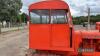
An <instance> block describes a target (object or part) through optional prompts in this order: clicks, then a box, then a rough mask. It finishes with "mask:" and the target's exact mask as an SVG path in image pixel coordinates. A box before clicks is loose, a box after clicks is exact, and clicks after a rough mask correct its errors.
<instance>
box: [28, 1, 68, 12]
mask: <svg viewBox="0 0 100 56" xmlns="http://www.w3.org/2000/svg"><path fill="white" fill-rule="evenodd" d="M33 9H36V10H37V9H69V6H68V4H67V3H65V2H64V1H42V2H38V3H34V4H31V5H30V6H29V11H32V10H33Z"/></svg>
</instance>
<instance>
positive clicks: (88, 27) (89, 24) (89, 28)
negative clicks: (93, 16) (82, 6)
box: [88, 7, 90, 30]
mask: <svg viewBox="0 0 100 56" xmlns="http://www.w3.org/2000/svg"><path fill="white" fill-rule="evenodd" d="M88 30H90V8H89V7H88Z"/></svg>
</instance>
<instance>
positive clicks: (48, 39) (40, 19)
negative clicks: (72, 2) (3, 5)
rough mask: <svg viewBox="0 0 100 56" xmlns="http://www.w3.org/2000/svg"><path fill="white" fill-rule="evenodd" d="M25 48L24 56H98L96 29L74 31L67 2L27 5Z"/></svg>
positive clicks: (99, 44)
mask: <svg viewBox="0 0 100 56" xmlns="http://www.w3.org/2000/svg"><path fill="white" fill-rule="evenodd" d="M29 15H30V24H29V50H28V52H27V54H26V56H100V32H99V31H96V30H88V31H87V30H77V31H75V30H74V28H73V23H72V16H71V12H70V8H69V6H68V4H67V3H66V2H64V1H62V0H49V1H41V2H37V3H33V4H31V5H30V6H29Z"/></svg>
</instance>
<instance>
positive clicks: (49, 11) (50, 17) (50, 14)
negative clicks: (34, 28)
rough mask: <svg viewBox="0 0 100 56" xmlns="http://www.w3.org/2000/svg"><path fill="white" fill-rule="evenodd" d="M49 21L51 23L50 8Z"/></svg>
mask: <svg viewBox="0 0 100 56" xmlns="http://www.w3.org/2000/svg"><path fill="white" fill-rule="evenodd" d="M49 23H50V24H51V9H50V11H49Z"/></svg>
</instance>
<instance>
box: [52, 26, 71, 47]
mask: <svg viewBox="0 0 100 56" xmlns="http://www.w3.org/2000/svg"><path fill="white" fill-rule="evenodd" d="M69 38H70V29H69V26H68V25H67V24H53V25H52V46H53V47H59V48H62V47H63V48H69V47H70V39H69Z"/></svg>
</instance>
